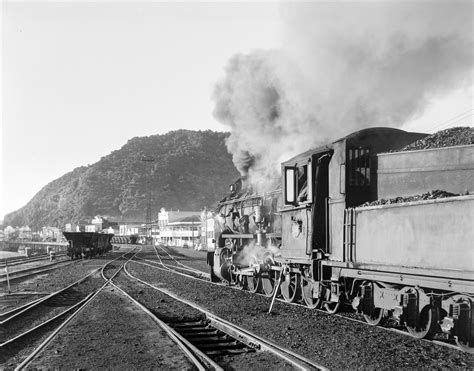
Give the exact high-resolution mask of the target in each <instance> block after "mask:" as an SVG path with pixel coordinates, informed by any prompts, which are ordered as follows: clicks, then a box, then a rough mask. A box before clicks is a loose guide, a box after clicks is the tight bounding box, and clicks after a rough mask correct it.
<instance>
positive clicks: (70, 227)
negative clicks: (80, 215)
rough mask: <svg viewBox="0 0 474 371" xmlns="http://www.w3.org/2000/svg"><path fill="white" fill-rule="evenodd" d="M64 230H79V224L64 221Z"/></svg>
mask: <svg viewBox="0 0 474 371" xmlns="http://www.w3.org/2000/svg"><path fill="white" fill-rule="evenodd" d="M64 231H65V232H79V231H80V229H79V226H78V225H77V224H74V223H66V225H65V226H64Z"/></svg>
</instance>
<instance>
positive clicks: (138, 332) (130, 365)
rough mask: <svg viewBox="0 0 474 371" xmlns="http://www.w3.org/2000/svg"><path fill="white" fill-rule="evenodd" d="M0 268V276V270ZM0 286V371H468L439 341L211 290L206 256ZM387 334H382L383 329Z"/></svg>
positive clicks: (159, 251) (150, 250)
mask: <svg viewBox="0 0 474 371" xmlns="http://www.w3.org/2000/svg"><path fill="white" fill-rule="evenodd" d="M2 270H3V269H2ZM9 274H10V275H11V277H10V291H11V293H8V288H7V284H6V277H4V276H3V275H2V276H0V285H1V286H0V287H1V296H0V323H1V330H0V368H2V369H24V368H25V369H29V368H55V369H64V368H68V369H71V368H73V369H79V368H81V369H83V368H85V369H96V368H112V369H144V368H146V369H230V370H249V369H263V368H265V369H279V370H280V369H282V370H284V369H349V368H350V369H353V368H364V369H366V368H368V369H375V368H378V369H393V368H406V367H409V368H429V369H433V368H434V369H440V368H442V369H445V368H447V369H472V368H473V367H474V355H473V354H471V353H468V352H463V351H462V350H460V349H458V348H457V347H456V346H455V344H453V343H451V342H448V341H445V340H443V339H442V338H441V337H439V338H435V340H431V341H428V340H419V339H414V338H412V337H410V336H409V335H408V333H407V332H404V331H402V330H400V329H398V328H394V327H375V326H370V325H369V324H367V323H366V322H364V321H363V318H362V316H361V315H359V314H356V313H354V311H353V310H352V309H351V308H342V310H341V312H340V313H338V314H337V315H330V314H328V313H326V312H325V311H321V310H317V309H309V308H307V307H306V306H304V305H303V304H301V303H286V302H284V301H283V300H280V299H278V298H277V300H276V301H275V303H274V305H273V307H272V310H271V312H269V309H270V306H271V302H272V298H270V297H266V296H264V295H259V294H251V293H250V292H248V291H243V290H241V289H239V288H238V287H235V286H229V285H224V284H216V283H212V282H210V277H209V267H208V265H207V264H206V253H205V252H202V251H194V250H191V249H185V248H170V247H164V246H151V245H146V246H138V245H120V246H117V245H116V246H114V249H113V251H110V252H108V253H107V254H105V255H102V256H97V257H95V258H92V259H79V260H74V261H70V260H66V258H65V257H61V256H59V257H58V258H57V260H56V261H55V262H50V261H49V260H47V259H43V260H35V261H32V259H29V260H24V261H17V262H15V263H13V262H10V264H9ZM387 326H388V325H387Z"/></svg>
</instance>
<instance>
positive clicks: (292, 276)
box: [280, 273, 301, 303]
mask: <svg viewBox="0 0 474 371" xmlns="http://www.w3.org/2000/svg"><path fill="white" fill-rule="evenodd" d="M299 276H300V275H299V274H298V273H287V274H285V275H284V277H283V278H284V279H283V281H282V282H281V285H280V288H281V295H282V296H283V299H285V301H286V302H287V303H294V302H295V301H297V300H298V299H299V298H300V295H301V285H300V277H299Z"/></svg>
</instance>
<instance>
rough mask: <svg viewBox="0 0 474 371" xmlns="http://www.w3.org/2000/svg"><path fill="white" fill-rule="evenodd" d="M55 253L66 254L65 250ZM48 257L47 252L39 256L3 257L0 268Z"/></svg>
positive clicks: (58, 254)
mask: <svg viewBox="0 0 474 371" xmlns="http://www.w3.org/2000/svg"><path fill="white" fill-rule="evenodd" d="M55 254H56V257H59V256H66V253H65V252H58V253H55ZM48 259H50V256H49V255H47V254H43V255H41V256H35V257H32V258H28V257H22V258H19V259H4V260H3V262H0V268H5V266H6V265H8V266H9V267H13V266H15V265H21V264H28V263H34V262H38V261H41V260H48Z"/></svg>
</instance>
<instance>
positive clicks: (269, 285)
mask: <svg viewBox="0 0 474 371" xmlns="http://www.w3.org/2000/svg"><path fill="white" fill-rule="evenodd" d="M263 262H264V264H265V265H266V267H267V269H268V271H267V272H265V273H263V274H261V275H260V281H261V287H262V291H263V293H264V294H265V296H268V297H269V298H271V297H272V296H273V294H274V292H275V291H274V290H275V285H276V282H278V280H279V278H280V271H276V270H271V269H270V267H272V266H274V265H275V264H276V263H275V260H274V259H273V255H272V254H270V253H266V255H264V257H263Z"/></svg>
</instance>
